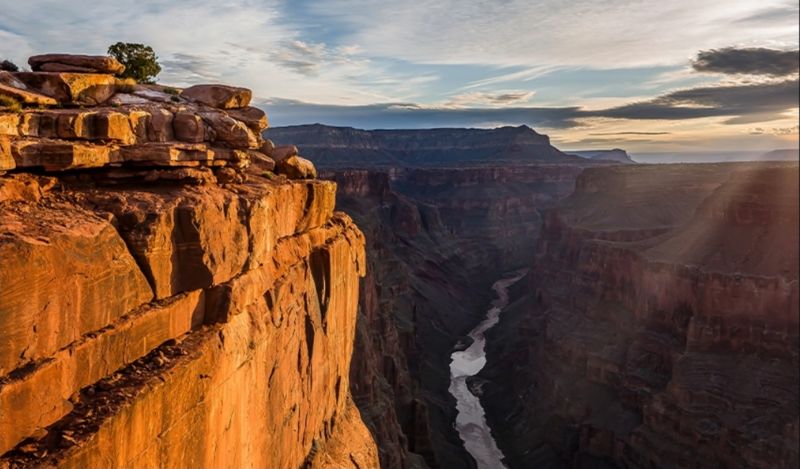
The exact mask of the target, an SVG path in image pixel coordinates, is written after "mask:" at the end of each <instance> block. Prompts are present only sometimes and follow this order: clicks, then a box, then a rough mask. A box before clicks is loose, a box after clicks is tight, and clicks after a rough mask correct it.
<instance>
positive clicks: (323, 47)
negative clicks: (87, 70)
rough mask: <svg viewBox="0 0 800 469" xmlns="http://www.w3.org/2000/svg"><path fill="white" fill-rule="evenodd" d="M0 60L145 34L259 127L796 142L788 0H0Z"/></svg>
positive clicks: (767, 144)
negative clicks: (262, 113) (507, 129)
mask: <svg viewBox="0 0 800 469" xmlns="http://www.w3.org/2000/svg"><path fill="white" fill-rule="evenodd" d="M0 11H2V12H3V14H2V15H0V59H2V58H7V59H11V60H12V61H14V62H15V63H17V64H18V65H25V64H26V62H27V57H28V56H30V55H34V54H39V53H48V52H67V53H85V54H103V53H105V51H106V49H107V48H108V46H109V45H110V44H112V43H115V42H117V41H124V42H139V43H145V44H148V45H151V46H152V47H153V48H154V49H155V51H156V53H157V54H158V56H159V61H160V63H161V65H162V68H163V71H162V73H161V75H159V77H158V81H159V82H161V83H165V84H170V85H173V86H185V85H190V84H197V83H210V82H221V83H227V84H234V85H238V86H245V87H248V88H251V89H252V90H253V92H254V101H255V103H256V105H258V106H259V107H262V108H264V109H265V110H266V111H267V113H268V114H269V116H270V122H271V125H272V126H280V125H293V124H303V123H316V122H319V123H324V124H329V125H343V126H353V127H358V128H366V129H373V128H422V127H496V126H502V125H522V124H526V125H529V126H531V127H533V128H535V129H536V130H537V131H540V132H542V133H547V134H548V135H550V137H551V140H552V142H553V143H554V144H555V145H556V146H558V147H559V148H562V149H571V150H580V149H600V148H624V149H626V150H629V151H704V150H708V151H725V150H764V151H766V150H771V149H775V148H796V147H797V146H798V99H800V98H798V15H799V13H798V2H797V0H789V1H786V0H757V1H748V0H725V1H721V0H702V1H697V0H670V1H655V0H604V1H596V0H592V1H589V0H576V1H564V0H543V1H535V0H404V1H402V2H394V1H387V0H314V1H311V0H213V1H211V0H192V1H189V0H172V1H155V0H138V1H128V0H115V1H104V0H91V1H90V0H73V1H70V2H63V1H62V0H26V1H20V0H0Z"/></svg>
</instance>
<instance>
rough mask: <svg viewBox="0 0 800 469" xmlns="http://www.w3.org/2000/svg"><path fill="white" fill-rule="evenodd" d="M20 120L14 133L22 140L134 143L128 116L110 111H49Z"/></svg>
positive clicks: (25, 114)
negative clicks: (59, 139) (54, 139)
mask: <svg viewBox="0 0 800 469" xmlns="http://www.w3.org/2000/svg"><path fill="white" fill-rule="evenodd" d="M21 116H22V117H21V119H20V124H19V126H18V132H19V135H20V136H23V137H40V138H63V139H80V140H101V141H113V142H116V143H123V144H132V143H134V142H135V141H136V140H137V136H136V134H134V131H133V128H132V125H131V119H130V117H129V115H128V114H125V113H122V112H119V111H116V110H114V109H113V108H97V109H91V110H85V109H52V110H46V111H36V112H26V113H24V114H22V115H21ZM0 120H2V117H0ZM0 133H2V129H0Z"/></svg>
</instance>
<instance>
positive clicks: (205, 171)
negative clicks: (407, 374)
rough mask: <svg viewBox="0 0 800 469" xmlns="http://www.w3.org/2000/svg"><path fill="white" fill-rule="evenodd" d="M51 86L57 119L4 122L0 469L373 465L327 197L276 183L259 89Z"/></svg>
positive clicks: (351, 299) (39, 113) (310, 184)
mask: <svg viewBox="0 0 800 469" xmlns="http://www.w3.org/2000/svg"><path fill="white" fill-rule="evenodd" d="M59 57H61V56H59ZM62 59H63V58H61V59H60V60H61V61H62V62H63V61H64V60H67V59H63V60H62ZM41 73H42V72H28V74H27V75H25V76H23V77H22V78H24V83H28V85H25V86H24V89H22V88H18V90H22V91H24V92H28V93H40V94H42V95H43V96H50V98H51V99H52V100H59V101H64V102H63V104H64V107H65V108H64V109H40V108H28V107H25V108H23V110H22V111H21V112H10V111H9V112H6V111H4V110H3V109H0V123H2V125H0V151H2V153H0V154H1V155H3V159H0V161H2V162H3V163H2V164H3V165H2V166H1V167H0V258H2V262H1V263H0V285H1V286H2V294H0V467H42V466H45V467H74V468H88V467H154V468H155V467H176V468H177V467H236V468H238V467H281V468H284V467H286V468H289V467H354V466H358V467H377V466H378V464H379V463H378V459H377V458H378V455H377V448H376V446H375V443H374V440H373V437H372V435H371V434H370V432H369V430H368V429H367V427H365V426H364V424H363V421H362V420H361V416H360V413H359V411H358V409H357V408H356V406H355V405H354V402H353V399H352V397H351V393H350V378H349V371H350V361H351V355H352V352H353V348H354V343H355V332H356V317H357V307H358V301H359V281H360V279H361V278H362V277H363V276H364V275H365V273H366V270H365V269H366V267H367V261H366V257H365V252H364V245H365V241H364V236H363V234H362V233H361V231H360V230H359V229H358V228H357V227H356V225H355V224H354V223H353V222H352V220H351V218H350V217H348V216H347V215H345V214H344V213H341V212H334V205H335V195H336V186H335V184H334V183H332V182H329V181H322V180H318V179H308V178H306V176H307V175H303V176H302V177H297V175H289V177H288V178H287V175H285V174H275V173H273V172H271V171H270V170H271V169H273V167H274V163H273V162H272V160H271V159H270V157H269V155H267V154H264V153H263V152H261V151H259V150H257V149H255V148H256V147H258V146H259V144H260V143H261V139H260V136H259V135H258V132H259V131H260V130H262V129H263V127H264V126H266V118H265V117H264V116H263V112H261V111H258V112H255V113H253V112H252V108H247V107H246V106H247V102H248V101H249V96H250V93H249V91H248V90H242V89H240V88H230V87H221V86H218V85H214V86H213V87H212V90H211V91H213V93H210V94H209V93H205V94H201V95H199V96H200V97H201V98H202V102H201V101H196V100H195V99H194V98H192V93H187V95H186V96H182V95H180V94H179V92H178V91H175V90H173V91H171V92H169V93H168V92H165V91H164V90H163V89H160V88H157V87H141V86H136V87H135V88H133V89H131V88H130V86H128V85H126V86H125V87H124V88H116V87H117V86H118V84H117V81H116V79H115V78H114V77H112V76H111V75H103V74H97V73H96V74H94V75H98V76H100V77H101V79H102V80H105V81H104V83H106V82H107V83H108V85H109V87H107V88H103V93H108V94H109V96H106V95H105V94H103V96H99V95H93V97H94V99H96V100H100V99H101V98H102V100H107V101H111V102H114V103H116V104H115V105H113V106H109V107H104V106H96V107H91V106H88V105H89V104H91V103H90V102H89V101H82V104H83V107H73V104H75V103H74V102H73V101H72V100H74V99H76V98H75V96H77V94H75V96H73V95H70V94H69V93H67V91H69V90H71V89H72V88H70V86H78V84H80V82H79V81H76V80H73V81H68V82H65V83H66V84H63V83H62V82H61V81H58V80H62V81H63V79H64V77H63V76H60V75H64V74H56V73H50V74H49V75H46V76H45V75H41ZM73 75H74V74H73ZM94 79H100V78H97V77H94ZM47 80H50V81H47ZM51 81H52V82H57V84H61V85H63V86H62V87H61V88H58V90H61V91H63V93H62V94H57V93H55V92H54V91H52V90H50V88H49V87H48V86H50V85H48V86H45V84H48V83H51ZM12 85H14V86H23V85H15V84H14V83H12V84H11V85H5V86H7V87H10V86H12ZM53 86H55V85H53ZM64 86H65V87H66V88H64ZM15 89H17V88H15ZM48 93H49V94H48ZM75 93H78V92H75ZM206 95H208V96H206ZM228 95H230V96H228ZM209 96H210V97H209ZM198 99H200V98H198ZM130 103H134V104H130ZM214 106H217V107H214ZM259 113H260V114H259ZM252 114H256V116H255V117H256V118H254V119H250V117H252ZM178 115H180V116H182V117H180V118H178V117H177V116H178ZM242 116H244V117H242ZM248 116H250V117H248ZM259 116H261V117H264V118H263V119H261V118H259ZM239 118H242V119H244V120H240V119H239ZM251 127H252V128H251ZM176 135H178V136H181V138H185V139H187V140H192V142H186V141H183V142H181V141H176V140H175V138H176ZM309 164H310V163H309Z"/></svg>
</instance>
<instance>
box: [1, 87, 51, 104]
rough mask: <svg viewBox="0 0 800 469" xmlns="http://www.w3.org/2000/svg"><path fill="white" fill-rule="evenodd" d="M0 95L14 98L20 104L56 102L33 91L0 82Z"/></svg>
mask: <svg viewBox="0 0 800 469" xmlns="http://www.w3.org/2000/svg"><path fill="white" fill-rule="evenodd" d="M0 96H8V97H9V98H13V99H16V100H17V101H19V102H20V103H22V104H34V105H38V106H53V105H55V104H58V103H57V102H56V100H55V99H53V98H51V97H49V96H45V95H43V94H39V93H35V92H33V91H26V90H23V89H20V88H15V87H13V86H9V85H5V84H3V83H0Z"/></svg>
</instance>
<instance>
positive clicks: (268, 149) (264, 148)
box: [259, 138, 275, 157]
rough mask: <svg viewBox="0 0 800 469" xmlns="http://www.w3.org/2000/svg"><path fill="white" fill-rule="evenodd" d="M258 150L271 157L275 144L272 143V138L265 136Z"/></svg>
mask: <svg viewBox="0 0 800 469" xmlns="http://www.w3.org/2000/svg"><path fill="white" fill-rule="evenodd" d="M259 150H260V151H261V153H263V154H265V155H267V156H269V157H272V152H273V151H275V144H274V143H272V140H270V139H268V138H267V139H265V140H264V142H263V143H262V144H261V148H259Z"/></svg>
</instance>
